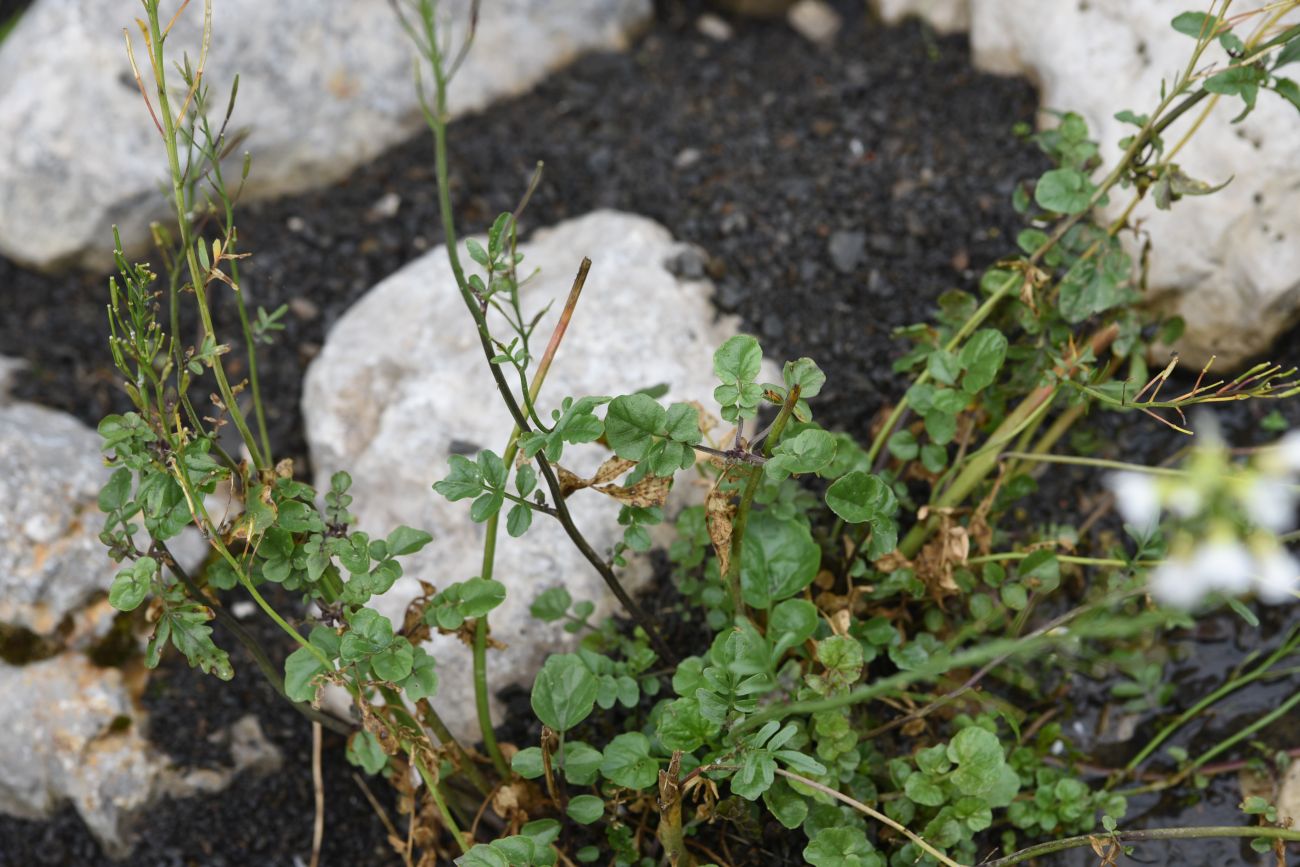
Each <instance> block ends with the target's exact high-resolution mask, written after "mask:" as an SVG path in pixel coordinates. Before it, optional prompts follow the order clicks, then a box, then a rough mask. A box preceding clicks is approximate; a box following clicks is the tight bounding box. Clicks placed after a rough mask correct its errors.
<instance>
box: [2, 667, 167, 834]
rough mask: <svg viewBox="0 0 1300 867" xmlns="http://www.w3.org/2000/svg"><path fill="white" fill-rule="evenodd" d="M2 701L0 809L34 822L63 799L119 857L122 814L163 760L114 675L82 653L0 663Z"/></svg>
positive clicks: (142, 801) (139, 804)
mask: <svg viewBox="0 0 1300 867" xmlns="http://www.w3.org/2000/svg"><path fill="white" fill-rule="evenodd" d="M0 695H4V696H5V700H4V701H0V731H3V732H4V733H5V737H4V738H0V810H3V811H4V812H7V813H11V814H13V815H17V816H22V817H25V818H32V819H39V818H44V817H45V816H48V815H50V814H51V813H52V812H54V811H55V810H56V809H57V808H58V807H59V806H60V805H61V804H62V803H63V802H64V801H70V802H71V803H72V805H73V806H74V807H75V808H76V810H77V812H78V813H79V814H80V815H81V818H82V819H83V820H85V822H86V825H87V827H89V828H90V830H91V832H92V833H93V834H94V835H95V836H96V837H97V838H98V839H99V840H100V842H101V843H102V844H103V845H104V848H105V849H106V850H107V851H108V852H109V853H110V854H111V855H115V856H118V857H121V856H123V855H125V854H126V852H127V850H128V848H129V842H128V841H129V836H130V828H129V826H130V817H131V816H132V815H133V814H134V813H135V812H136V811H138V810H140V809H142V808H143V807H144V806H145V805H146V804H147V803H148V802H149V799H150V798H151V796H152V793H153V790H154V785H155V782H156V780H157V779H158V777H159V773H160V772H161V771H162V770H163V769H164V767H165V762H164V761H163V760H162V759H160V758H157V757H156V755H155V754H154V752H153V751H152V750H151V749H150V747H149V744H148V742H147V741H146V740H145V739H144V736H143V735H142V733H141V731H140V729H141V719H140V716H139V714H138V713H137V711H136V710H135V707H134V705H133V704H132V702H131V698H130V695H129V693H128V691H127V688H126V686H125V684H124V683H123V679H122V673H121V672H120V671H118V670H117V669H111V668H97V667H95V666H94V665H92V664H90V662H88V661H87V660H86V658H85V657H84V656H81V655H80V654H64V655H62V656H57V657H54V658H52V659H47V660H43V661H41V662H35V663H32V664H31V665H27V666H22V667H14V666H10V665H5V664H3V663H0Z"/></svg>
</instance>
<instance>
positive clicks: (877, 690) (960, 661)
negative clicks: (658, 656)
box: [732, 614, 1163, 733]
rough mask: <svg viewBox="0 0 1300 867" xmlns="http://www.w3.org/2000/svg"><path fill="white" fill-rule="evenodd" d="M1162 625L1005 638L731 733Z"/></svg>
mask: <svg viewBox="0 0 1300 867" xmlns="http://www.w3.org/2000/svg"><path fill="white" fill-rule="evenodd" d="M1160 623H1163V618H1162V617H1161V616H1159V615H1154V614H1144V615H1138V616H1136V617H1129V618H1123V619H1119V618H1113V619H1112V618H1102V619H1100V620H1098V621H1097V622H1096V623H1085V624H1080V625H1078V626H1075V627H1072V628H1070V629H1061V630H1054V631H1052V632H1050V633H1043V634H1038V633H1034V634H1031V635H1028V636H1025V637H1023V638H1004V639H997V640H994V641H988V642H985V643H984V644H981V645H979V646H978V647H973V648H971V649H969V650H964V651H961V652H959V653H954V654H952V655H951V656H948V657H943V658H939V659H937V660H933V661H931V662H929V663H927V664H926V665H925V666H923V667H920V668H916V669H912V670H909V671H900V672H898V673H897V674H894V675H891V676H890V677H886V678H881V679H879V680H876V681H873V682H872V683H870V684H865V685H863V686H858V687H855V688H854V689H851V690H849V691H848V692H845V693H841V694H839V695H835V696H831V697H829V698H819V699H804V700H802V701H792V702H784V703H778V704H772V705H769V706H768V707H767V708H765V709H764V710H761V711H759V712H758V713H756V714H753V715H751V716H749V717H746V718H745V719H743V720H741V721H740V722H738V723H737V724H736V726H735V727H734V728H733V729H732V731H733V733H739V732H743V731H748V730H750V729H752V728H756V727H758V726H761V725H762V724H763V723H765V722H767V721H768V720H774V719H785V718H786V717H790V716H795V715H799V716H803V715H807V714H813V713H819V712H821V711H828V710H838V709H840V708H842V707H848V706H850V705H855V704H862V703H863V702H867V701H871V700H873V699H875V698H878V697H880V696H882V695H889V694H892V693H894V692H896V691H898V690H900V689H903V688H904V687H907V686H910V685H911V684H913V683H916V682H918V681H922V680H934V679H935V678H937V677H940V676H942V675H944V674H947V673H948V672H949V671H952V670H953V669H957V668H969V667H972V666H977V665H983V664H984V663H986V662H989V661H990V660H993V659H997V658H998V657H1001V656H1005V657H1007V658H1010V657H1013V656H1020V655H1023V654H1026V653H1030V652H1036V651H1040V650H1044V649H1046V648H1049V647H1054V646H1056V645H1059V644H1065V643H1068V642H1072V641H1079V640H1081V639H1086V638H1117V637H1121V636H1129V635H1135V634H1139V633H1141V632H1143V631H1148V630H1151V629H1154V628H1156V627H1157V625H1158V624H1160Z"/></svg>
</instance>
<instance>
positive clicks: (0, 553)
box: [0, 402, 207, 648]
mask: <svg viewBox="0 0 1300 867" xmlns="http://www.w3.org/2000/svg"><path fill="white" fill-rule="evenodd" d="M99 445H100V438H99V434H97V433H96V432H95V431H93V430H91V429H90V428H88V427H86V426H85V425H83V424H82V423H81V422H80V421H78V420H77V419H75V418H73V417H72V416H70V415H68V414H66V413H62V412H58V411H55V410H52V409H46V408H44V407H40V406H36V405H35V404H30V403H22V402H18V403H11V404H5V403H3V402H0V624H10V625H14V626H19V627H22V628H24V629H28V630H31V631H32V632H35V633H36V634H38V635H41V636H46V637H49V636H52V635H53V634H54V633H55V631H56V630H57V629H58V627H59V624H60V623H61V622H62V621H63V620H64V619H65V618H67V617H71V618H72V629H71V632H70V633H69V634H68V635H65V636H63V639H64V640H65V643H67V644H68V645H69V646H74V647H81V648H84V647H86V646H87V645H88V643H90V642H93V641H94V640H95V639H96V638H97V637H99V636H102V635H103V634H104V632H106V631H107V629H108V627H109V625H111V621H112V611H111V609H109V608H107V606H105V605H102V604H100V603H99V601H96V597H99V599H100V600H102V597H103V595H104V594H106V593H107V592H108V588H109V585H110V584H111V583H112V581H113V576H114V574H116V572H117V570H118V568H119V567H118V566H117V564H115V563H114V562H113V561H112V560H111V559H110V558H109V556H108V549H107V548H105V547H104V545H103V543H102V542H100V541H99V532H100V530H101V529H102V528H103V525H104V515H103V513H102V512H100V510H99V503H98V499H99V489H100V487H101V486H102V485H103V484H104V482H105V481H107V480H108V476H109V472H110V471H109V470H108V468H106V467H105V466H104V462H103V459H102V457H101V456H100V448H99ZM139 544H141V545H145V544H147V542H146V541H145V540H144V539H143V538H142V539H140V540H139ZM170 548H171V551H172V553H173V554H174V555H175V556H176V558H177V559H178V560H179V561H180V563H181V564H182V565H183V566H184V567H185V568H187V569H191V570H192V569H194V568H195V567H196V566H197V565H198V564H199V563H200V562H201V561H202V559H203V556H204V554H205V553H206V550H207V549H206V543H205V542H204V541H203V539H202V537H200V536H199V535H198V533H197V532H196V531H193V530H189V529H187V530H186V531H185V532H184V533H183V534H182V535H181V536H179V537H177V538H176V539H174V540H172V541H171V543H170ZM92 602H94V603H95V604H93V605H92V604H90V603H92ZM88 605H89V607H87V606H88ZM83 609H84V610H83Z"/></svg>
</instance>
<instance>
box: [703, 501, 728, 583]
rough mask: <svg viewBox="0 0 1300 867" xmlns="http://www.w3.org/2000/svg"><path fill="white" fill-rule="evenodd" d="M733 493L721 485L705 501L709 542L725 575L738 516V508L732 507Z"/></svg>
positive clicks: (719, 567)
mask: <svg viewBox="0 0 1300 867" xmlns="http://www.w3.org/2000/svg"><path fill="white" fill-rule="evenodd" d="M732 493H733V492H732V491H724V490H722V486H721V485H714V486H713V490H711V491H709V495H708V496H707V497H705V499H704V519H705V523H706V524H707V525H708V528H709V540H710V541H712V542H713V550H714V552H715V553H717V555H718V569H719V570H720V571H721V573H722V574H723V575H726V574H727V567H728V566H729V565H730V564H731V526H732V521H733V520H734V518H735V516H736V507H735V506H734V505H732V502H731V497H732Z"/></svg>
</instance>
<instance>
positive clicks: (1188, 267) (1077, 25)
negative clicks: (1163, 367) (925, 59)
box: [875, 0, 1300, 367]
mask: <svg viewBox="0 0 1300 867" xmlns="http://www.w3.org/2000/svg"><path fill="white" fill-rule="evenodd" d="M875 2H876V4H877V6H878V8H880V9H881V11H882V14H884V15H885V17H886V18H887V19H890V18H892V17H894V16H895V15H896V14H902V13H903V12H918V13H921V14H926V15H928V16H930V17H931V21H932V22H933V23H934V25H935V26H936V28H941V29H942V28H946V27H948V26H949V25H950V24H951V25H953V26H956V25H957V24H959V22H960V21H961V16H960V15H959V14H957V13H958V12H959V11H960V10H961V8H962V7H967V6H968V11H969V13H970V14H969V21H970V27H971V48H972V51H973V54H974V60H975V65H976V66H977V67H979V68H980V69H983V70H985V71H989V72H996V73H1002V74H1006V75H1026V76H1028V77H1029V78H1031V79H1033V80H1034V81H1036V82H1037V83H1038V84H1039V86H1040V88H1041V99H1042V104H1043V105H1044V106H1045V107H1048V108H1053V109H1059V110H1071V111H1076V112H1078V113H1079V114H1081V115H1082V116H1083V117H1084V118H1085V119H1086V120H1087V121H1088V126H1089V129H1090V130H1091V132H1092V135H1093V138H1095V139H1096V140H1098V141H1099V142H1100V143H1101V145H1102V151H1101V154H1102V156H1103V158H1104V159H1105V160H1106V162H1107V166H1106V167H1109V166H1111V165H1113V164H1114V162H1115V160H1116V159H1117V158H1118V157H1119V153H1120V152H1119V149H1118V147H1117V145H1116V142H1118V141H1119V139H1120V138H1122V137H1124V136H1126V135H1128V134H1130V133H1131V132H1132V130H1133V129H1134V127H1132V126H1128V125H1125V124H1121V123H1120V122H1119V121H1117V120H1115V118H1114V115H1115V113H1116V112H1118V111H1120V110H1121V109H1125V108H1128V109H1132V110H1133V111H1134V112H1137V113H1145V112H1147V111H1149V110H1150V109H1151V108H1152V107H1154V105H1155V104H1156V102H1157V101H1158V100H1159V98H1160V83H1161V80H1162V79H1164V80H1165V81H1172V80H1173V78H1174V76H1175V75H1176V74H1178V73H1179V72H1181V71H1182V69H1183V68H1184V67H1185V66H1186V64H1187V60H1188V58H1189V53H1190V51H1191V49H1192V47H1193V41H1192V40H1191V39H1190V38H1188V37H1187V36H1184V35H1182V34H1180V33H1178V32H1176V31H1174V30H1173V29H1172V28H1171V27H1170V26H1169V22H1170V21H1171V20H1172V19H1173V17H1174V16H1175V15H1177V14H1179V13H1180V12H1183V11H1186V9H1187V4H1186V3H1185V2H1182V0H1151V2H1146V3H1131V2H1128V0H1090V2H1088V3H1043V2H1040V0H969V4H967V3H966V2H947V0H943V2H933V3H930V2H927V0H875ZM1262 5H1264V4H1263V0H1245V2H1240V3H1237V4H1234V6H1233V13H1234V15H1236V14H1239V13H1244V12H1247V11H1249V10H1251V9H1258V8H1259V7H1260V6H1262ZM1296 23H1300V13H1294V12H1293V13H1290V14H1289V15H1288V16H1286V17H1285V18H1284V19H1282V26H1286V25H1288V24H1289V25H1294V24H1296ZM1244 28H1245V29H1244V31H1243V32H1245V33H1246V34H1249V32H1250V28H1251V24H1249V23H1247V24H1245V25H1244ZM1211 59H1213V60H1217V61H1219V62H1220V64H1222V63H1224V62H1225V61H1226V57H1225V55H1224V53H1223V52H1222V51H1221V50H1220V49H1219V48H1218V46H1217V45H1216V46H1214V47H1212V48H1211V50H1210V51H1209V52H1207V54H1206V55H1205V56H1204V58H1203V62H1202V65H1206V64H1208V63H1209V61H1210V60H1211ZM1283 72H1284V73H1285V70H1283ZM1291 77H1292V78H1294V77H1295V76H1294V75H1292V76H1291ZM1240 111H1241V101H1240V100H1239V99H1237V98H1235V97H1234V98H1224V99H1222V100H1220V104H1219V105H1218V106H1217V107H1216V108H1215V110H1214V111H1213V113H1212V114H1211V116H1210V117H1209V118H1208V119H1207V120H1206V122H1205V123H1204V124H1203V125H1202V127H1201V128H1200V130H1199V131H1198V132H1197V133H1196V135H1195V136H1194V137H1193V138H1192V139H1191V141H1190V143H1189V144H1188V145H1187V147H1185V148H1184V149H1183V151H1182V152H1181V153H1180V154H1179V157H1178V162H1179V163H1180V164H1181V165H1182V167H1183V169H1184V170H1185V171H1186V172H1187V173H1188V174H1189V175H1191V176H1192V177H1194V178H1198V179H1201V180H1204V181H1208V182H1210V183H1215V184H1218V183H1221V182H1223V181H1225V180H1227V179H1228V178H1229V177H1232V178H1233V180H1232V183H1230V184H1229V185H1228V186H1227V188H1226V189H1224V190H1221V191H1220V192H1218V193H1215V194H1214V195H1212V196H1207V197H1204V198H1194V197H1189V198H1185V199H1183V200H1182V201H1179V202H1177V203H1175V204H1174V206H1173V209H1172V210H1171V211H1157V210H1156V209H1155V207H1154V205H1152V204H1151V202H1150V197H1148V199H1147V201H1145V202H1144V203H1143V204H1142V205H1141V206H1139V208H1138V209H1137V211H1136V212H1135V214H1134V219H1135V220H1136V221H1138V222H1140V223H1141V226H1142V229H1143V231H1144V232H1145V233H1146V235H1147V236H1148V237H1149V238H1150V241H1151V245H1152V253H1151V257H1150V260H1149V265H1150V271H1149V274H1148V285H1149V287H1150V295H1151V297H1152V298H1153V299H1155V300H1156V301H1157V302H1159V303H1162V304H1163V305H1165V306H1166V307H1168V308H1169V309H1171V310H1173V311H1175V312H1177V313H1178V314H1180V315H1181V316H1182V317H1183V318H1184V319H1185V320H1186V322H1187V330H1186V332H1185V334H1184V335H1183V338H1182V340H1181V341H1180V342H1179V345H1178V349H1179V350H1180V351H1181V352H1182V354H1183V356H1184V358H1185V359H1186V360H1187V361H1188V362H1189V363H1191V364H1200V363H1202V362H1203V361H1204V360H1205V359H1207V358H1208V357H1209V356H1210V355H1212V354H1213V355H1217V356H1218V357H1219V362H1220V365H1221V366H1222V367H1228V366H1231V365H1234V364H1237V363H1239V362H1241V361H1243V360H1245V359H1246V358H1247V357H1249V356H1252V355H1255V354H1258V353H1261V352H1264V351H1266V350H1267V349H1268V347H1269V345H1270V344H1271V343H1272V342H1273V340H1274V339H1275V338H1276V337H1277V336H1278V335H1279V334H1281V333H1282V332H1284V331H1285V330H1287V329H1288V328H1289V327H1290V326H1292V325H1294V324H1295V323H1296V322H1297V321H1300V241H1298V240H1297V239H1300V113H1297V112H1296V109H1295V106H1293V105H1291V104H1289V103H1287V102H1285V101H1284V100H1282V99H1280V98H1279V97H1277V96H1276V95H1275V94H1273V93H1265V92H1261V93H1260V94H1259V100H1258V107H1257V108H1256V109H1255V111H1254V113H1253V114H1251V115H1250V116H1249V117H1248V118H1247V119H1246V120H1244V121H1242V122H1241V123H1239V124H1231V123H1230V121H1231V120H1232V118H1234V117H1236V116H1237V115H1238V114H1239V113H1240ZM1199 113H1200V109H1199V108H1198V109H1195V110H1193V111H1191V112H1188V114H1187V116H1186V117H1184V118H1183V119H1182V120H1180V121H1179V122H1177V123H1175V124H1174V125H1173V126H1172V127H1170V128H1169V130H1167V131H1166V133H1165V136H1164V138H1165V141H1166V142H1168V143H1169V144H1170V145H1172V144H1173V143H1174V142H1176V141H1178V140H1179V139H1180V138H1181V136H1182V135H1183V134H1184V133H1185V132H1186V131H1187V130H1188V129H1189V126H1190V124H1191V123H1192V122H1193V120H1194V119H1195V118H1196V117H1198V116H1199ZM1128 198H1129V195H1128V193H1126V192H1124V191H1116V192H1115V193H1113V194H1112V195H1111V202H1110V204H1109V206H1107V207H1105V208H1103V209H1102V216H1103V217H1104V218H1106V219H1111V218H1114V217H1116V216H1118V215H1119V214H1120V212H1121V211H1122V210H1123V209H1124V207H1125V206H1126V205H1127V203H1128ZM1129 240H1130V241H1131V239H1129ZM1134 252H1136V248H1134Z"/></svg>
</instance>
